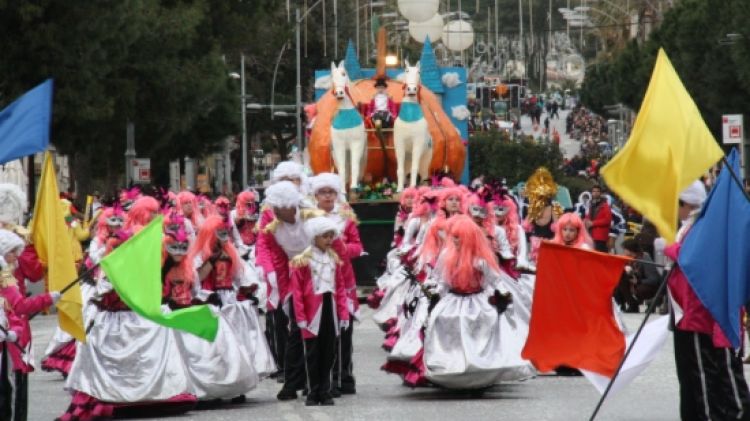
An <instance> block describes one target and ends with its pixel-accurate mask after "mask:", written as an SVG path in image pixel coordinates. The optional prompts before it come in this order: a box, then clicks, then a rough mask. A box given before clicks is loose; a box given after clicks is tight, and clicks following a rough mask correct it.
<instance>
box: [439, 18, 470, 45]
mask: <svg viewBox="0 0 750 421" xmlns="http://www.w3.org/2000/svg"><path fill="white" fill-rule="evenodd" d="M443 44H445V47H446V48H448V49H449V50H452V51H463V50H465V49H467V48H469V47H471V45H472V44H474V28H472V27H471V23H469V22H467V21H465V20H454V21H452V22H448V24H447V25H445V27H443Z"/></svg>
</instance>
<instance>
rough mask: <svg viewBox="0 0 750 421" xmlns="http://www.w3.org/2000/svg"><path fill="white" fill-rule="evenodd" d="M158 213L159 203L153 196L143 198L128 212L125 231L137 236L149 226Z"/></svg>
mask: <svg viewBox="0 0 750 421" xmlns="http://www.w3.org/2000/svg"><path fill="white" fill-rule="evenodd" d="M157 213H159V202H158V201H156V199H154V198H153V197H151V196H141V197H140V198H138V199H137V200H136V201H135V203H133V206H132V207H131V208H130V211H129V212H128V217H127V220H126V221H125V230H126V231H128V232H130V233H131V234H135V233H136V232H138V231H139V230H140V229H141V228H143V227H145V226H146V225H148V223H149V222H151V220H152V219H153V218H154V216H155V215H156V214H157Z"/></svg>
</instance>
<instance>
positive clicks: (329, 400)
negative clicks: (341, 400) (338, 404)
mask: <svg viewBox="0 0 750 421" xmlns="http://www.w3.org/2000/svg"><path fill="white" fill-rule="evenodd" d="M320 405H321V406H333V405H335V403H334V402H333V398H332V397H330V396H329V397H327V398H325V399H321V400H320Z"/></svg>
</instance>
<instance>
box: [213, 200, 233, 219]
mask: <svg viewBox="0 0 750 421" xmlns="http://www.w3.org/2000/svg"><path fill="white" fill-rule="evenodd" d="M231 207H232V204H231V203H230V202H229V199H227V198H226V197H224V196H219V197H217V198H216V200H215V201H214V208H215V209H216V212H217V213H218V214H219V215H221V216H224V217H228V216H229V211H230V210H231Z"/></svg>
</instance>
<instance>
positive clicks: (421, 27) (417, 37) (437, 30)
mask: <svg viewBox="0 0 750 421" xmlns="http://www.w3.org/2000/svg"><path fill="white" fill-rule="evenodd" d="M409 35H411V37H412V38H414V41H417V42H424V40H425V38H427V37H430V42H437V41H438V40H440V36H441V35H443V17H442V16H440V14H439V13H436V14H435V16H433V17H432V18H430V19H428V20H426V21H424V22H413V21H412V22H409Z"/></svg>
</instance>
